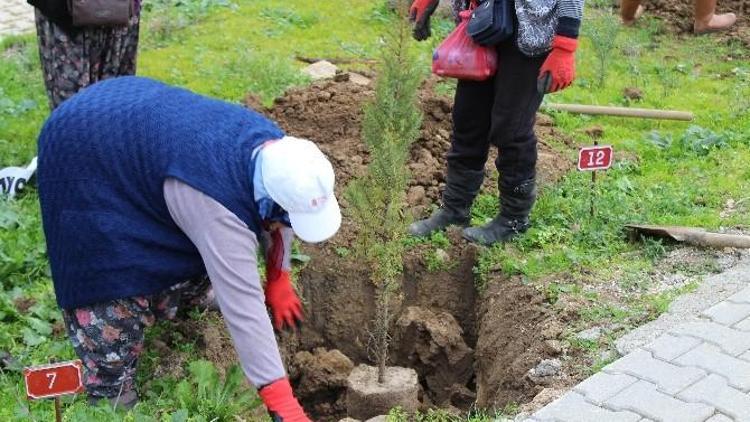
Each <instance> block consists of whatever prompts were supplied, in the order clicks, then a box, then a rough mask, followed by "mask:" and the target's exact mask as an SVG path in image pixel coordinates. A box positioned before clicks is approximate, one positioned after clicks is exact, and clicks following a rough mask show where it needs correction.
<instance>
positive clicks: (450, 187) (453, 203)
mask: <svg viewBox="0 0 750 422" xmlns="http://www.w3.org/2000/svg"><path fill="white" fill-rule="evenodd" d="M445 179H446V183H445V191H444V192H443V206H442V207H441V208H438V209H437V210H435V212H434V213H432V215H431V216H430V217H429V218H426V219H424V220H419V221H415V222H414V223H412V224H411V225H410V226H409V233H410V234H411V235H413V236H429V235H430V234H432V233H434V232H436V231H439V230H444V229H445V228H446V227H448V226H462V227H465V226H468V225H469V220H470V217H471V215H470V211H471V204H472V203H473V202H474V198H475V197H476V196H477V194H478V193H479V188H480V187H481V186H482V182H483V181H484V170H479V171H477V170H466V169H462V168H457V167H455V166H450V165H449V166H448V174H447V175H446V178H445Z"/></svg>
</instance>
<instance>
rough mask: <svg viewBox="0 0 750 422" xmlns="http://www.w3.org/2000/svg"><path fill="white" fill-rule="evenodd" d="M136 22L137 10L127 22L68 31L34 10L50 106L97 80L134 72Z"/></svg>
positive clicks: (137, 20) (136, 43)
mask: <svg viewBox="0 0 750 422" xmlns="http://www.w3.org/2000/svg"><path fill="white" fill-rule="evenodd" d="M136 10H138V8H136ZM139 23H140V16H139V13H138V12H136V13H134V14H133V17H132V18H131V19H130V24H129V25H127V26H122V27H90V28H88V27H87V28H80V29H75V30H73V31H71V32H67V31H65V30H64V29H63V28H62V27H60V26H59V25H57V24H55V23H53V22H51V21H50V20H49V19H47V18H46V17H45V16H44V15H43V14H42V13H40V12H39V11H38V10H37V11H36V30H37V38H38V41H39V56H40V58H41V62H42V71H43V73H44V84H45V86H46V88H47V96H48V97H49V101H50V107H51V108H52V109H53V110H54V109H55V108H56V107H57V106H58V105H60V103H62V102H63V101H65V100H66V99H68V98H70V97H71V96H73V94H75V93H76V92H78V91H79V90H80V89H81V88H84V87H87V86H89V85H91V84H94V83H96V82H98V81H100V80H103V79H107V78H112V77H116V76H125V75H134V74H135V65H136V55H137V51H138V28H139Z"/></svg>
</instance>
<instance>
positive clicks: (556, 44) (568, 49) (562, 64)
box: [539, 35, 578, 93]
mask: <svg viewBox="0 0 750 422" xmlns="http://www.w3.org/2000/svg"><path fill="white" fill-rule="evenodd" d="M576 48H578V40H577V39H575V38H569V37H564V36H562V35H555V38H554V40H552V51H551V52H550V53H549V56H547V60H545V61H544V64H543V65H542V69H541V70H540V71H539V79H540V80H543V79H545V78H547V77H549V81H548V83H547V84H545V85H546V87H545V91H544V93H547V92H556V91H560V90H562V89H565V88H567V87H569V86H570V85H571V84H572V83H573V80H575V78H576V58H575V51H576Z"/></svg>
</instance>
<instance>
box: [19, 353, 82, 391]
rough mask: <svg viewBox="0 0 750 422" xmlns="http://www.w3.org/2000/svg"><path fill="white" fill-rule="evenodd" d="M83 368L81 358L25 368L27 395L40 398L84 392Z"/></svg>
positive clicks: (24, 376)
mask: <svg viewBox="0 0 750 422" xmlns="http://www.w3.org/2000/svg"><path fill="white" fill-rule="evenodd" d="M81 368H82V364H81V361H80V360H76V361H72V362H63V363H56V364H52V365H43V366H35V367H32V368H25V369H24V370H23V378H24V380H25V382H26V395H27V396H28V398H30V399H34V400H38V399H46V398H50V397H59V396H64V395H67V394H77V393H82V392H83V391H84V388H83V380H82V379H81Z"/></svg>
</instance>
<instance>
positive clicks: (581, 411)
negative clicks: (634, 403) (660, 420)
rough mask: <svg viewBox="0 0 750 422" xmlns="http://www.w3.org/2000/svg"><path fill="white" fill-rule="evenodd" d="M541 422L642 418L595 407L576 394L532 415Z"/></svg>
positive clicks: (629, 421)
mask: <svg viewBox="0 0 750 422" xmlns="http://www.w3.org/2000/svg"><path fill="white" fill-rule="evenodd" d="M531 417H532V418H534V419H538V420H539V421H540V422H548V421H554V422H602V421H607V422H638V421H640V420H641V416H640V415H637V414H635V413H632V412H628V411H612V410H608V409H604V408H601V407H599V406H595V405H593V404H591V403H589V402H587V401H586V399H585V398H584V397H583V396H582V395H580V394H578V393H575V392H571V393H568V394H566V395H564V396H562V397H560V398H559V399H557V400H555V401H553V402H552V403H550V404H549V405H548V406H546V407H544V408H543V409H542V410H540V411H538V412H536V413H534V414H533V415H531Z"/></svg>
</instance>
